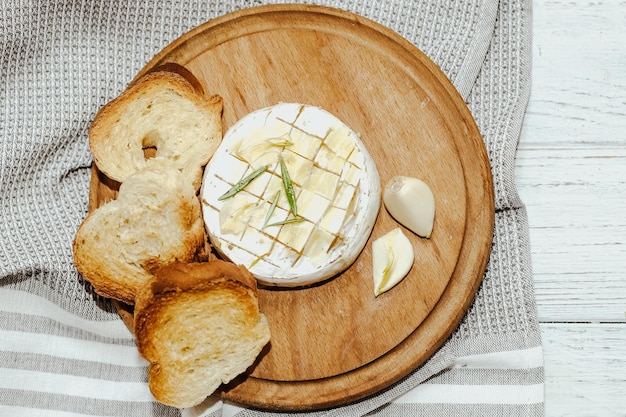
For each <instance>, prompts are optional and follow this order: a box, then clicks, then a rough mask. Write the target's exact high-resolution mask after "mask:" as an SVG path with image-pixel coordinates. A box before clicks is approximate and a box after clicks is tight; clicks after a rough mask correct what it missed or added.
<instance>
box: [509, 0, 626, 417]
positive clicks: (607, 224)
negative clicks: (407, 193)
mask: <svg viewBox="0 0 626 417" xmlns="http://www.w3.org/2000/svg"><path fill="white" fill-rule="evenodd" d="M532 80H533V85H532V90H531V98H530V103H529V106H528V109H527V114H526V118H525V120H524V126H523V129H522V135H521V139H520V143H519V148H518V154H517V161H516V176H517V184H518V189H519V193H520V195H521V197H522V200H523V201H524V203H525V204H526V207H527V209H528V214H529V223H530V238H531V250H532V257H533V270H534V278H535V293H536V297H537V308H538V314H539V321H540V326H541V334H542V339H543V344H544V352H545V356H544V358H545V378H546V386H545V394H546V399H545V409H546V416H548V417H552V416H554V417H556V416H558V417H563V416H622V417H623V416H626V2H624V1H618V0H608V1H604V2H602V1H592V0H589V1H584V0H574V1H557V0H537V1H534V4H533V76H532Z"/></svg>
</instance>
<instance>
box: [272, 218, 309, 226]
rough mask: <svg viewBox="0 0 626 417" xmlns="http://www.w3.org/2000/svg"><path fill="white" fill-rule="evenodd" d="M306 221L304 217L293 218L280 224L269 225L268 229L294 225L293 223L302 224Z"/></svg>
mask: <svg viewBox="0 0 626 417" xmlns="http://www.w3.org/2000/svg"><path fill="white" fill-rule="evenodd" d="M303 221H304V217H300V216H297V217H292V218H290V219H285V220H282V221H280V222H276V223H271V224H268V225H267V226H266V227H274V226H282V225H283V224H292V223H300V222H303Z"/></svg>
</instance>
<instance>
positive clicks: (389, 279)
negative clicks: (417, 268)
mask: <svg viewBox="0 0 626 417" xmlns="http://www.w3.org/2000/svg"><path fill="white" fill-rule="evenodd" d="M414 259H415V255H414V253H413V246H412V245H411V242H410V241H409V239H408V238H407V237H406V236H405V235H404V233H402V230H401V229H400V228H399V227H396V228H395V229H393V230H392V231H390V232H388V233H387V234H385V235H383V236H381V237H379V238H378V239H376V240H375V241H374V242H373V243H372V261H373V265H372V266H373V268H372V272H373V279H374V295H375V296H377V297H378V296H379V295H380V294H382V293H384V292H385V291H389V290H390V289H391V288H393V287H394V286H396V285H397V284H398V283H399V282H400V281H402V279H403V278H404V277H405V276H406V275H407V274H408V273H409V270H410V269H411V267H412V266H413V260H414Z"/></svg>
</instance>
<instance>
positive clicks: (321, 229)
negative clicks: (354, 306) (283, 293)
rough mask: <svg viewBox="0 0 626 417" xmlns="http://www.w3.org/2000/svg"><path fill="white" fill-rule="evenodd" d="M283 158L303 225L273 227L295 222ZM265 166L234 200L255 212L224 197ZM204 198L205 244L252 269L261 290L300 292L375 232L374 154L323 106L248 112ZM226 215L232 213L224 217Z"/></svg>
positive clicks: (218, 155)
mask: <svg viewBox="0 0 626 417" xmlns="http://www.w3.org/2000/svg"><path fill="white" fill-rule="evenodd" d="M326 140H328V143H326V142H325V141H326ZM280 158H282V160H283V161H284V162H285V164H286V166H287V171H288V172H289V176H290V177H291V182H292V185H293V188H294V194H295V196H296V207H297V209H298V213H297V215H298V217H302V218H304V220H303V221H301V222H297V223H291V224H283V225H274V226H272V224H275V223H277V222H281V221H284V220H288V219H292V218H293V213H291V212H290V205H289V201H288V199H287V196H286V194H285V191H284V186H283V182H282V177H281V175H280V172H281V171H280V166H279V160H280ZM263 166H267V170H266V171H265V172H264V173H262V174H261V175H259V176H258V177H256V178H255V179H254V180H252V182H250V184H248V186H246V187H245V189H244V190H243V191H241V192H240V194H241V195H239V194H237V195H236V198H237V200H242V201H244V200H245V202H246V205H247V206H248V207H249V208H250V209H251V210H253V213H245V214H242V213H235V212H233V211H232V210H234V209H233V207H236V208H240V207H241V204H238V203H237V202H235V203H233V202H231V201H229V200H228V199H227V200H223V201H220V200H219V197H220V196H221V195H222V194H224V193H225V192H226V191H228V190H229V189H230V188H231V187H232V186H233V185H234V184H236V183H237V182H238V181H240V180H241V179H242V178H243V177H245V176H246V175H248V174H250V173H251V172H252V171H254V170H255V169H257V168H259V167H263ZM277 193H278V195H279V197H278V201H277V203H276V207H275V208H274V210H273V211H272V210H271V207H272V202H273V201H274V198H275V197H276V195H277ZM201 198H202V202H203V204H202V206H203V216H204V221H205V225H206V229H207V233H208V236H209V239H210V241H211V243H212V245H213V246H214V247H215V249H216V250H217V251H218V252H219V253H220V254H221V255H222V256H223V257H225V258H227V259H229V260H230V261H232V262H234V263H237V264H242V265H244V266H246V267H247V268H248V269H249V270H250V272H251V273H252V274H253V275H254V276H255V277H256V278H257V279H258V280H259V282H260V283H261V284H265V285H268V286H282V287H298V286H307V285H311V284H314V283H317V282H320V281H323V280H326V279H328V278H331V277H333V276H335V275H337V274H339V273H340V272H342V271H344V270H345V269H346V268H348V267H349V266H350V265H351V264H352V263H353V262H354V261H355V260H356V258H357V257H358V255H359V254H360V253H361V251H362V250H363V247H364V246H365V244H366V242H367V240H368V238H369V235H370V233H371V230H372V228H373V227H374V223H375V221H376V217H377V215H378V211H379V209H380V205H381V187H380V178H379V175H378V171H377V169H376V166H375V164H374V161H373V159H372V157H371V156H370V155H369V153H368V152H367V150H366V149H365V146H364V145H363V143H362V142H361V140H360V138H359V137H358V135H357V134H356V133H355V132H353V131H352V130H351V129H350V128H349V127H348V126H346V125H345V124H344V123H343V122H341V121H340V120H339V119H338V118H336V117H335V116H333V115H332V114H330V113H328V112H327V111H325V110H323V109H320V108H318V107H315V106H310V105H303V104H298V103H281V104H277V105H275V106H271V107H268V108H264V109H261V110H257V111H255V112H253V113H250V114H249V115H247V116H245V117H243V118H242V119H241V120H239V121H238V122H237V123H235V124H234V125H233V126H232V127H231V128H230V129H229V130H228V131H227V132H226V134H225V135H224V139H223V141H222V143H221V145H220V147H219V148H218V149H217V151H216V152H215V154H214V155H213V157H212V159H211V161H210V162H209V164H208V165H207V167H206V169H205V173H204V178H203V185H202V190H201ZM233 198H235V197H233ZM222 209H225V210H230V211H229V212H228V213H222V215H221V216H220V212H221V211H222ZM266 215H267V218H266ZM233 216H235V218H233ZM237 216H239V218H240V220H241V221H242V222H245V224H244V225H243V226H238V225H237V224H236V223H237ZM220 217H222V224H220ZM224 219H228V220H227V221H226V223H224V221H225V220H224ZM268 225H269V226H268ZM324 251H326V252H324Z"/></svg>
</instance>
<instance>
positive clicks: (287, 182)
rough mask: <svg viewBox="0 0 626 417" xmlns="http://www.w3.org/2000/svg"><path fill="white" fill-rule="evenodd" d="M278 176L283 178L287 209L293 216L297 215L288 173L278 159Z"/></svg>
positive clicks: (285, 166) (282, 161) (281, 160)
mask: <svg viewBox="0 0 626 417" xmlns="http://www.w3.org/2000/svg"><path fill="white" fill-rule="evenodd" d="M280 176H281V177H282V178H283V187H284V188H285V194H287V201H289V207H291V212H292V213H293V215H294V216H297V215H298V208H297V207H296V197H295V195H294V193H293V184H292V183H291V177H290V176H289V171H287V165H286V164H285V160H284V159H283V158H282V157H281V158H280Z"/></svg>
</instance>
